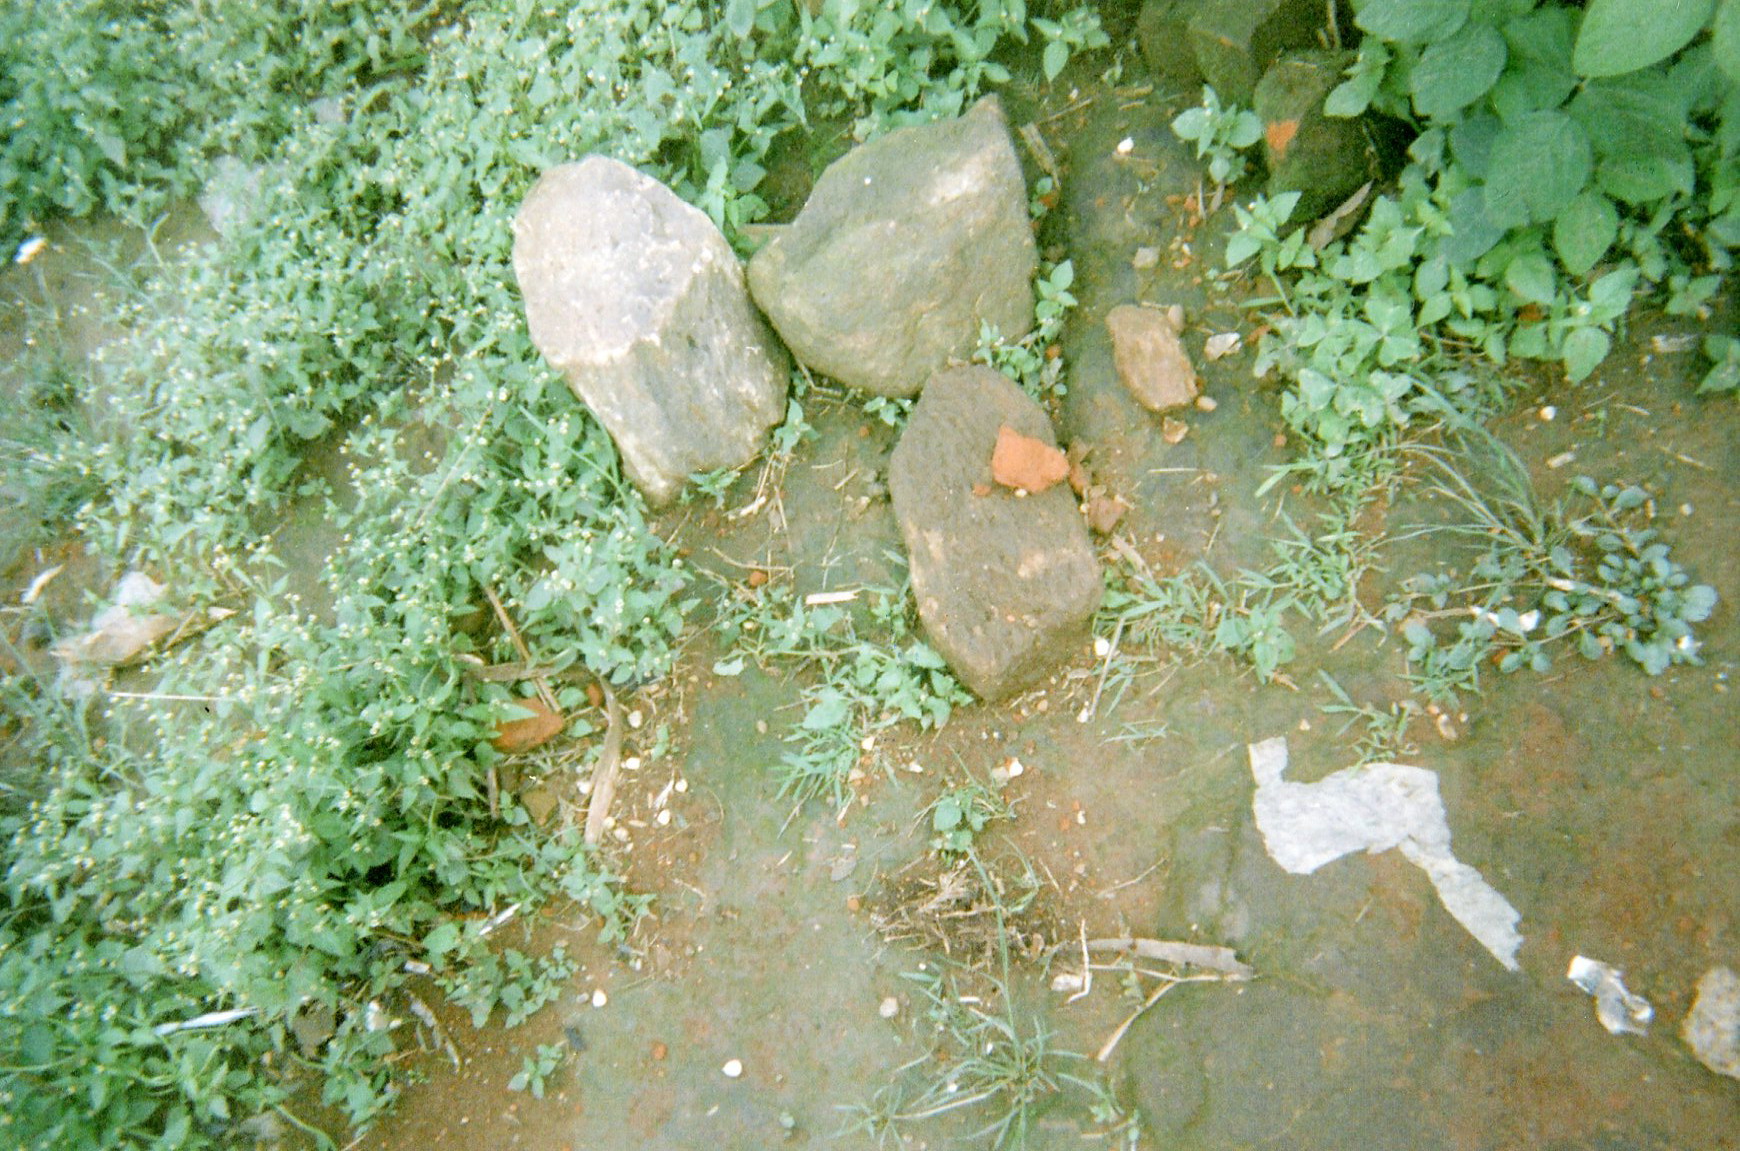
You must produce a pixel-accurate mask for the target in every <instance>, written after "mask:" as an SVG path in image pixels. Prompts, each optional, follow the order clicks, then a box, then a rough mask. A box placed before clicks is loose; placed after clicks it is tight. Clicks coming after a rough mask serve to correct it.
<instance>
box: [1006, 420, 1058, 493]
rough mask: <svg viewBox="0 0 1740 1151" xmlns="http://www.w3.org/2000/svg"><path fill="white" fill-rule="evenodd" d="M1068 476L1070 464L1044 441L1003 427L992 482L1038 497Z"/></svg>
mask: <svg viewBox="0 0 1740 1151" xmlns="http://www.w3.org/2000/svg"><path fill="white" fill-rule="evenodd" d="M1067 475H1069V460H1068V459H1067V458H1066V457H1065V456H1064V454H1063V453H1062V452H1061V451H1059V450H1058V449H1057V448H1054V447H1052V446H1051V445H1050V444H1048V443H1046V442H1045V441H1044V440H1037V439H1034V438H1033V437H1032V436H1024V435H1022V434H1021V433H1020V432H1018V431H1016V430H1015V429H1014V428H1011V427H1010V426H1009V425H1007V424H1004V425H1003V426H1002V427H1000V428H998V429H997V447H996V449H995V450H994V451H993V452H992V453H991V478H992V479H994V480H996V481H997V482H998V483H1000V484H1002V485H1003V486H1004V487H1006V488H1020V489H1021V490H1022V491H1025V492H1029V493H1035V494H1037V493H1039V492H1042V491H1044V490H1045V489H1046V488H1049V487H1051V486H1052V485H1053V484H1055V483H1057V482H1058V481H1059V480H1061V479H1063V478H1064V477H1065V476H1067Z"/></svg>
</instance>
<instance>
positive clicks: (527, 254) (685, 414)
mask: <svg viewBox="0 0 1740 1151" xmlns="http://www.w3.org/2000/svg"><path fill="white" fill-rule="evenodd" d="M514 275H515V276H516V278H518V280H519V284H520V292H521V294H522V295H523V296H524V298H525V306H526V321H527V323H528V325H529V326H530V328H531V334H532V342H533V343H534V344H536V345H537V348H538V350H539V351H540V352H542V353H543V354H544V358H545V359H547V360H549V361H550V363H551V364H553V365H554V366H555V367H556V368H558V369H559V370H560V371H562V372H563V373H564V374H565V375H566V376H567V377H568V383H569V385H570V386H571V387H572V388H573V389H574V392H575V394H576V395H578V396H579V397H580V399H581V400H583V401H584V402H585V403H586V405H587V406H588V407H590V408H591V409H592V411H593V414H595V415H596V416H597V417H598V419H599V422H601V423H602V424H603V425H604V427H605V430H607V431H608V432H609V433H610V435H611V438H612V439H614V440H615V441H616V447H617V451H618V452H619V453H620V454H621V456H622V466H623V470H624V471H625V472H626V473H627V474H628V477H629V479H630V480H632V481H633V482H634V484H635V486H636V487H638V488H639V489H640V490H641V493H642V494H643V495H645V496H646V497H647V500H648V501H649V502H651V503H653V504H655V505H657V504H663V503H667V502H669V501H670V500H671V499H672V498H673V497H675V496H676V495H677V493H678V492H679V491H680V490H681V488H682V486H683V483H684V481H685V480H686V479H687V478H688V477H689V476H690V475H691V474H693V473H695V472H704V471H712V470H714V469H717V468H731V467H738V466H741V465H742V464H745V463H748V462H749V461H750V460H751V459H753V458H754V457H755V454H756V453H757V452H758V451H760V450H761V445H762V440H763V438H764V437H765V435H766V433H767V429H768V428H770V427H772V426H773V425H774V424H777V423H778V422H779V421H780V420H781V419H782V418H784V416H785V393H786V387H787V384H788V383H789V360H788V359H787V357H786V354H785V351H784V349H782V348H781V347H780V346H779V343H778V341H776V340H775V339H773V337H772V333H771V332H770V331H768V328H767V325H766V323H765V322H764V321H763V320H762V318H761V317H760V316H759V315H757V314H756V311H755V308H754V307H753V306H752V305H751V303H750V301H749V295H748V293H747V292H746V291H745V289H744V283H743V268H742V265H741V264H739V263H738V261H737V256H736V254H735V253H733V252H732V251H731V246H730V245H729V244H728V243H726V242H725V237H724V236H722V235H721V234H720V233H719V229H718V228H716V227H714V226H713V222H712V221H711V220H709V219H708V218H707V217H706V216H705V215H704V214H702V213H701V212H700V211H698V210H697V209H695V208H693V207H690V206H689V205H688V204H685V203H684V202H683V201H681V200H679V199H678V198H677V197H676V195H675V194H674V193H672V192H671V190H670V189H669V188H666V187H665V186H664V185H663V184H660V183H659V182H658V181H656V180H653V179H651V178H650V177H648V176H644V175H642V174H641V173H639V172H637V171H635V170H634V169H633V168H631V167H629V166H628V165H626V164H623V163H620V162H618V161H616V160H611V159H608V158H606V157H603V156H588V157H587V158H586V159H584V160H582V161H580V162H579V163H576V164H564V165H562V166H561V167H558V168H552V169H550V170H549V171H548V172H545V173H544V175H543V176H542V177H541V178H540V179H539V180H538V182H537V184H536V185H534V186H533V188H532V190H531V192H530V193H529V194H528V195H527V196H526V200H525V203H523V204H522V205H520V210H519V215H518V216H517V217H516V218H515V220H514Z"/></svg>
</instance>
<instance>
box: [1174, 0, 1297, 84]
mask: <svg viewBox="0 0 1740 1151" xmlns="http://www.w3.org/2000/svg"><path fill="white" fill-rule="evenodd" d="M1190 8H1191V13H1190V48H1191V51H1192V52H1193V53H1194V54H1195V56H1196V64H1197V67H1198V68H1199V69H1200V70H1201V72H1202V77H1203V80H1204V81H1205V82H1206V83H1208V84H1209V85H1211V86H1212V87H1213V88H1214V90H1215V92H1216V93H1218V94H1219V96H1220V100H1221V103H1222V104H1240V105H1243V106H1245V107H1249V106H1250V103H1251V95H1252V93H1253V92H1255V91H1256V87H1257V81H1258V80H1259V79H1260V78H1261V77H1262V75H1263V73H1264V71H1266V70H1267V69H1268V67H1269V65H1270V64H1273V63H1274V62H1275V60H1276V58H1277V57H1279V56H1280V55H1281V53H1283V52H1287V51H1291V50H1294V49H1301V48H1314V47H1316V46H1317V33H1318V31H1319V30H1321V29H1322V28H1323V27H1324V26H1325V24H1326V23H1327V17H1328V12H1329V10H1328V8H1327V7H1326V6H1325V5H1324V2H1323V0H1207V2H1206V3H1200V4H1193V5H1190Z"/></svg>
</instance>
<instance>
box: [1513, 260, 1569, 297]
mask: <svg viewBox="0 0 1740 1151" xmlns="http://www.w3.org/2000/svg"><path fill="white" fill-rule="evenodd" d="M1504 284H1505V287H1507V288H1509V289H1510V290H1511V291H1513V292H1515V293H1516V294H1517V295H1519V296H1521V297H1522V298H1523V299H1524V300H1527V301H1528V302H1530V303H1533V304H1550V303H1552V302H1553V294H1554V292H1555V290H1556V289H1557V287H1558V281H1557V277H1555V276H1554V275H1553V265H1552V261H1550V260H1548V259H1547V256H1546V253H1544V252H1541V251H1538V250H1536V251H1531V252H1524V253H1522V254H1521V255H1519V256H1517V257H1516V258H1515V259H1513V260H1512V261H1511V262H1510V265H1509V266H1508V267H1506V268H1505V270H1504Z"/></svg>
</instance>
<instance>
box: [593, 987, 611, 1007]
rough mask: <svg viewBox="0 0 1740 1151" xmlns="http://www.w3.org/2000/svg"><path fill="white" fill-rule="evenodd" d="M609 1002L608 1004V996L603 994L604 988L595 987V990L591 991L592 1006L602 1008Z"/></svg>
mask: <svg viewBox="0 0 1740 1151" xmlns="http://www.w3.org/2000/svg"><path fill="white" fill-rule="evenodd" d="M609 1002H610V996H608V995H606V994H605V993H604V988H602V987H597V988H594V989H593V991H592V1006H594V1007H603V1006H604V1005H605V1004H606V1003H609Z"/></svg>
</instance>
